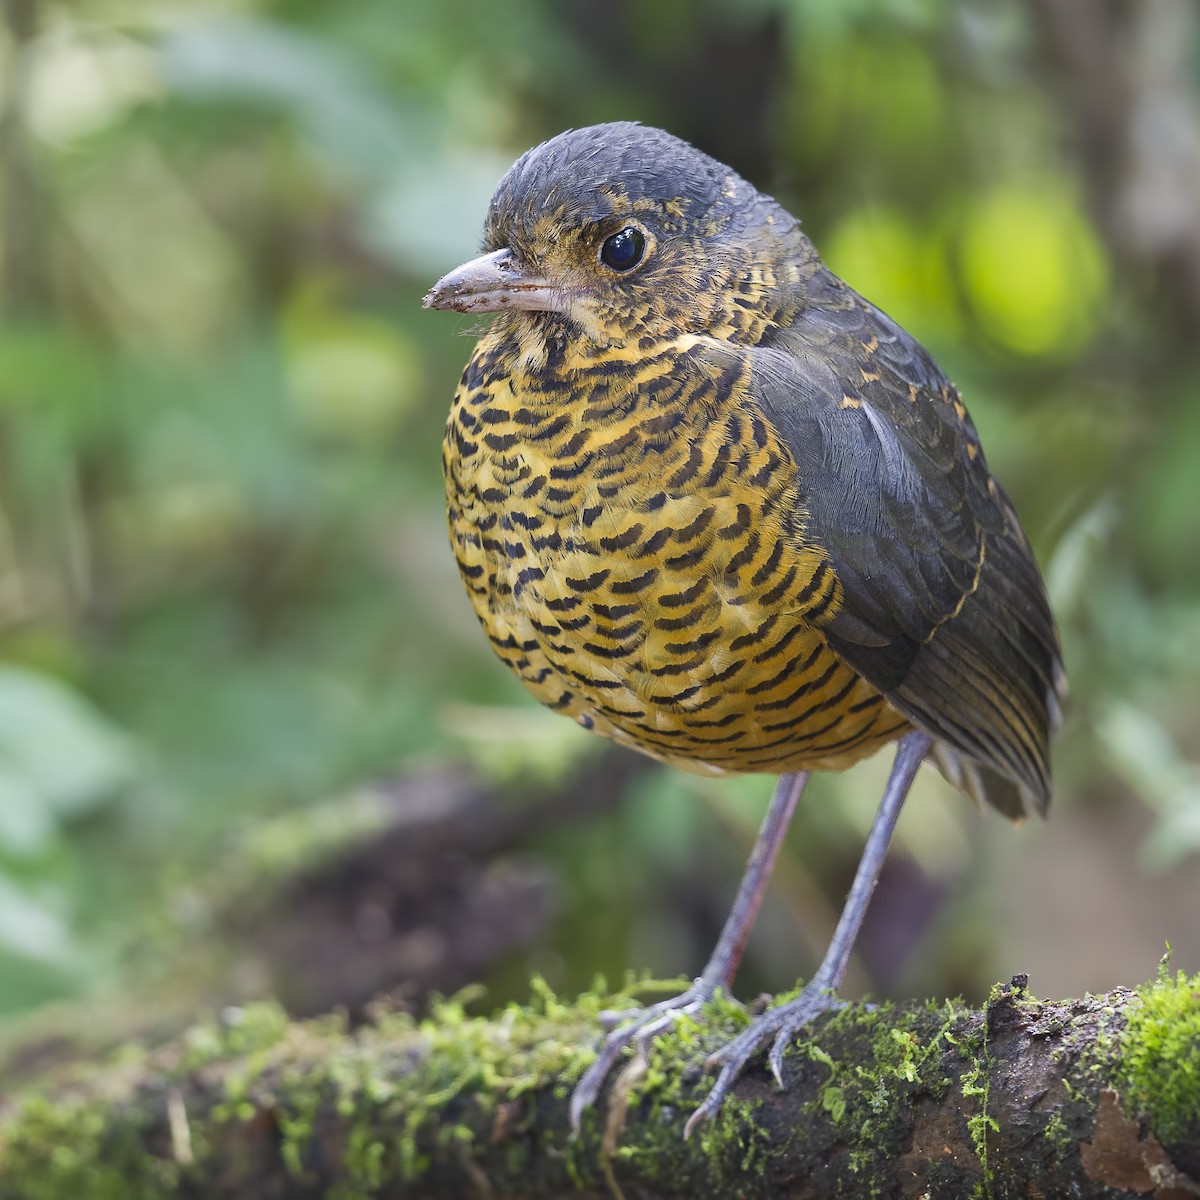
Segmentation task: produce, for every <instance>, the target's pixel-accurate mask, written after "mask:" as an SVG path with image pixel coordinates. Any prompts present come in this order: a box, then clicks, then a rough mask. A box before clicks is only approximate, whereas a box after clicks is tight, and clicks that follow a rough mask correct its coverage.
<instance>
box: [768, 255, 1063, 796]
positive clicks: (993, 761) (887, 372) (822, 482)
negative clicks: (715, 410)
mask: <svg viewBox="0 0 1200 1200" xmlns="http://www.w3.org/2000/svg"><path fill="white" fill-rule="evenodd" d="M807 286H808V297H807V299H808V302H807V303H806V304H804V305H802V306H799V308H798V311H797V313H796V315H795V317H794V319H793V320H792V321H791V322H790V323H788V324H787V325H786V326H785V327H783V328H781V329H779V330H778V331H776V332H775V333H774V335H773V336H772V337H771V338H770V339H769V341H768V342H767V343H766V344H764V345H761V346H758V347H755V348H754V349H752V350H751V351H750V357H751V362H752V374H751V383H750V390H751V394H752V398H753V400H754V402H756V403H757V404H758V405H759V407H760V408H761V409H762V411H763V412H764V414H765V415H766V416H767V417H768V418H769V419H770V420H771V421H772V422H773V423H774V424H775V426H776V427H777V428H778V430H779V431H780V434H781V435H782V437H783V439H784V441H785V442H786V443H787V445H788V448H789V449H790V451H791V453H792V456H793V457H794V459H795V461H796V465H797V469H798V474H799V477H800V481H801V484H800V486H801V501H802V505H803V508H804V510H805V513H806V520H807V528H806V531H805V536H807V537H809V538H811V539H812V540H814V541H816V542H818V543H820V544H821V545H822V546H823V547H824V548H825V550H826V551H827V552H828V554H829V556H830V560H831V562H832V565H833V568H834V571H835V573H836V575H837V578H838V581H839V584H840V587H841V592H842V603H841V605H840V607H837V608H836V609H835V610H833V611H831V612H830V614H828V615H827V617H825V618H823V623H822V629H823V632H824V633H825V635H826V636H827V637H828V639H829V641H830V644H831V645H832V646H833V648H834V650H835V651H836V652H837V653H838V654H839V655H840V656H841V657H842V658H843V659H844V660H845V661H846V662H847V663H849V664H850V665H851V666H852V667H853V668H854V669H855V670H856V671H858V672H859V673H860V674H861V675H862V676H863V677H864V678H866V679H867V680H868V681H869V682H870V683H872V684H873V685H874V686H875V687H877V688H879V689H880V690H881V691H882V692H884V693H885V694H886V695H887V696H888V698H889V700H890V701H891V703H892V704H893V705H894V706H895V707H896V708H898V709H899V710H900V711H901V712H903V713H904V714H905V715H907V716H908V717H909V718H910V719H911V720H912V721H914V722H915V723H916V724H917V725H918V726H919V727H920V728H922V729H924V730H926V731H927V732H929V733H930V734H932V735H933V736H934V737H935V738H936V739H937V740H938V741H939V743H941V745H940V747H939V754H940V756H941V758H942V759H943V761H944V762H945V764H946V769H947V773H948V774H950V775H952V776H953V777H955V778H957V779H958V780H959V781H961V782H964V783H965V784H966V785H968V786H970V787H971V788H972V790H973V791H977V792H979V793H981V794H982V796H983V797H984V798H986V799H988V800H989V801H990V802H991V803H993V804H994V805H995V806H996V807H998V808H1000V809H1001V811H1003V812H1005V813H1007V814H1008V815H1010V816H1014V815H1019V810H1024V809H1036V810H1038V811H1044V810H1045V808H1046V805H1047V803H1048V802H1049V797H1050V761H1049V739H1050V734H1051V732H1052V731H1053V730H1054V729H1055V728H1056V727H1057V725H1058V722H1059V719H1060V701H1061V698H1062V695H1063V691H1064V682H1063V670H1062V660H1061V654H1060V650H1059V644H1058V634H1057V631H1056V629H1055V626H1054V619H1053V617H1052V615H1051V612H1050V605H1049V602H1048V600H1047V598H1046V591H1045V586H1044V584H1043V582H1042V578H1041V574H1040V572H1039V571H1038V567H1037V563H1036V561H1035V560H1034V557H1033V554H1032V551H1031V550H1030V548H1029V544H1028V541H1027V540H1026V538H1025V535H1024V533H1023V531H1022V530H1021V527H1020V524H1019V523H1018V521H1017V518H1016V514H1015V513H1014V511H1013V508H1012V505H1011V503H1010V502H1009V500H1008V497H1007V496H1005V494H1004V492H1003V490H1002V489H1001V488H1000V487H999V485H998V484H997V483H996V482H995V481H994V480H993V479H992V477H991V474H990V472H989V471H988V468H987V463H986V461H985V459H984V456H983V452H982V450H981V449H980V447H979V439H978V436H977V434H976V432H975V428H974V426H973V425H972V423H971V419H970V417H969V416H968V415H967V413H966V409H965V408H964V407H963V405H962V401H961V399H960V397H959V395H958V392H957V391H956V390H955V388H954V387H953V385H952V384H950V382H949V381H948V380H947V379H946V377H945V376H944V375H943V374H942V372H941V370H940V369H939V368H938V367H937V365H936V364H935V363H934V361H933V359H932V358H931V357H930V356H929V354H928V353H927V352H926V351H925V350H924V349H923V348H922V347H921V346H920V345H919V344H918V343H917V342H916V341H915V340H914V339H913V338H912V337H911V336H909V335H908V334H907V333H906V332H905V331H904V330H903V329H901V328H900V327H899V326H898V325H897V324H896V323H895V322H894V321H892V320H891V319H890V318H889V317H887V316H886V315H884V314H883V313H882V312H880V311H879V310H878V309H876V308H874V307H873V306H872V305H870V304H868V303H867V302H866V301H865V300H863V299H862V298H861V297H860V296H858V295H857V294H856V293H855V292H853V291H852V290H851V289H850V288H848V287H846V285H845V284H843V283H842V282H841V281H840V280H838V279H837V278H836V277H835V276H833V275H831V274H829V273H828V272H826V271H824V270H821V271H819V272H818V273H817V275H816V276H815V277H813V278H811V279H810V280H809V281H808V285H807ZM964 757H965V760H966V761H965V762H964V761H963V758H964Z"/></svg>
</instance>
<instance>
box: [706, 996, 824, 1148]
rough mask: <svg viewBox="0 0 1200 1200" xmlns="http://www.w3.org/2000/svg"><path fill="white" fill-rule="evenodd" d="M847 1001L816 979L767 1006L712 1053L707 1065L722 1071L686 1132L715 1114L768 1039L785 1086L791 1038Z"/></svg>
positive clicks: (778, 1077)
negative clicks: (793, 994) (792, 996)
mask: <svg viewBox="0 0 1200 1200" xmlns="http://www.w3.org/2000/svg"><path fill="white" fill-rule="evenodd" d="M845 1003H846V1002H845V1001H844V1000H839V999H838V998H837V996H835V995H834V994H833V991H832V990H831V989H830V988H828V987H822V986H820V984H819V982H818V981H817V980H814V981H813V982H812V983H810V984H809V985H808V986H807V987H806V988H805V989H804V990H803V991H802V992H801V993H800V995H798V996H797V997H796V998H795V999H794V1000H789V1001H787V1003H786V1004H779V1005H777V1006H776V1007H775V1008H769V1009H767V1011H766V1012H765V1013H763V1014H762V1016H760V1017H756V1018H755V1019H754V1020H753V1021H751V1022H750V1024H749V1026H748V1027H747V1028H745V1029H743V1030H742V1032H741V1033H739V1034H738V1035H737V1037H735V1038H733V1039H732V1040H731V1041H728V1042H726V1043H725V1045H724V1046H722V1047H721V1048H720V1049H719V1050H717V1051H714V1052H713V1053H712V1054H710V1055H709V1056H708V1059H707V1061H706V1062H705V1066H706V1067H716V1066H719V1067H720V1068H721V1073H720V1074H719V1075H718V1076H717V1081H716V1083H714V1084H713V1086H712V1091H710V1092H709V1093H708V1095H707V1097H705V1100H704V1103H703V1104H701V1105H700V1107H699V1108H697V1109H696V1111H695V1112H694V1113H692V1115H691V1116H690V1117H689V1118H688V1123H687V1124H686V1125H685V1126H684V1128H683V1136H684V1137H685V1138H686V1137H689V1136H690V1135H691V1133H692V1130H694V1129H695V1128H696V1126H697V1125H699V1124H701V1123H702V1122H704V1121H707V1120H710V1119H711V1118H712V1117H713V1116H714V1115H715V1114H716V1112H717V1110H718V1109H719V1108H720V1107H721V1104H722V1102H723V1101H724V1099H725V1097H726V1095H727V1094H728V1092H729V1089H730V1088H731V1087H732V1086H733V1083H734V1080H736V1079H737V1077H738V1076H739V1075H740V1074H741V1072H742V1068H743V1067H744V1066H745V1065H746V1063H748V1062H749V1061H750V1059H752V1058H753V1057H754V1055H755V1054H757V1053H758V1051H759V1050H761V1049H762V1047H763V1046H765V1045H766V1044H767V1043H768V1042H770V1044H771V1050H770V1053H769V1054H768V1055H767V1062H768V1064H769V1065H770V1068H771V1074H772V1075H774V1076H775V1082H776V1083H777V1084H778V1085H779V1086H780V1087H781V1088H782V1087H783V1053H784V1051H785V1050H786V1049H787V1047H788V1044H789V1043H790V1042H791V1040H792V1038H793V1037H795V1035H796V1034H797V1033H798V1032H799V1031H800V1030H801V1029H803V1028H804V1026H805V1025H807V1024H808V1023H809V1022H810V1021H811V1020H812V1019H813V1018H814V1017H818V1016H820V1015H821V1013H826V1012H835V1011H837V1010H838V1009H839V1008H844V1007H845Z"/></svg>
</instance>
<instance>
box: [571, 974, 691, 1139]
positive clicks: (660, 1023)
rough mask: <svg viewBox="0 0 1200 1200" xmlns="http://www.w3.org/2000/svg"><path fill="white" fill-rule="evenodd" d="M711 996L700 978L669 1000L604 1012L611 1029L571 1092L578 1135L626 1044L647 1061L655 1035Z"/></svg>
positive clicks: (602, 1020)
mask: <svg viewBox="0 0 1200 1200" xmlns="http://www.w3.org/2000/svg"><path fill="white" fill-rule="evenodd" d="M710 999H712V989H711V988H709V987H707V986H706V985H704V984H703V983H701V982H700V981H699V980H697V982H696V983H694V984H693V985H692V986H691V987H690V988H688V989H687V990H686V991H685V992H681V993H680V994H679V995H678V996H674V997H672V998H671V999H670V1000H660V1001H659V1002H658V1003H657V1004H651V1005H650V1006H649V1007H647V1008H634V1009H627V1010H626V1011H625V1012H623V1013H618V1012H612V1011H611V1010H610V1011H607V1012H603V1013H601V1014H600V1023H601V1025H602V1026H604V1028H606V1029H609V1030H610V1031H609V1033H608V1034H607V1036H606V1037H605V1039H604V1041H603V1042H602V1043H601V1046H600V1052H599V1053H598V1054H597V1055H596V1061H595V1062H593V1063H592V1065H591V1066H590V1067H588V1069H587V1070H586V1071H584V1073H583V1076H582V1077H581V1078H580V1080H579V1082H578V1083H577V1084H576V1085H575V1091H574V1092H573V1093H572V1095H571V1104H570V1109H569V1112H570V1117H571V1129H572V1130H573V1131H574V1132H575V1133H576V1134H578V1133H579V1130H580V1127H581V1126H582V1123H583V1114H584V1110H585V1109H588V1108H590V1107H591V1106H592V1105H593V1104H594V1103H595V1101H596V1097H597V1096H598V1095H599V1094H600V1089H601V1088H602V1087H603V1086H604V1081H605V1079H607V1078H608V1074H609V1072H610V1071H611V1070H612V1068H613V1066H614V1065H615V1063H616V1061H617V1059H619V1058H620V1057H621V1055H622V1054H623V1053H624V1051H625V1049H626V1047H627V1046H631V1045H632V1046H633V1048H634V1053H635V1054H636V1055H637V1056H638V1057H639V1058H640V1059H642V1060H643V1061H645V1060H648V1059H649V1055H650V1043H651V1042H652V1041H653V1040H654V1038H656V1037H657V1036H658V1035H659V1034H660V1033H662V1032H663V1030H665V1029H668V1028H670V1026H671V1025H672V1024H673V1023H674V1022H675V1021H676V1020H677V1019H678V1018H679V1017H681V1016H683V1015H684V1014H690V1013H695V1012H698V1011H699V1010H700V1009H701V1007H703V1005H704V1004H705V1003H706V1002H707V1001H708V1000H710ZM608 1021H612V1023H613V1025H614V1026H615V1027H611V1028H610V1026H609V1024H607V1022H608Z"/></svg>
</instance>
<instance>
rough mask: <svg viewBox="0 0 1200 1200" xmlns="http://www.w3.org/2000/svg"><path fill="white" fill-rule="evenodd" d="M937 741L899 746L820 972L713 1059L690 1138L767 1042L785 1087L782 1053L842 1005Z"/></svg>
mask: <svg viewBox="0 0 1200 1200" xmlns="http://www.w3.org/2000/svg"><path fill="white" fill-rule="evenodd" d="M932 744H933V742H932V739H931V738H930V737H929V736H928V735H927V734H924V733H910V734H908V735H907V736H906V737H905V738H903V739H902V740H901V742H900V745H899V746H898V748H897V750H896V761H895V763H894V764H893V765H892V773H891V775H890V776H889V777H888V782H887V788H886V789H885V791H884V793H883V799H882V800H881V801H880V804H879V811H878V812H877V813H876V814H875V821H874V823H873V824H872V826H871V832H870V834H869V835H868V837H867V844H866V846H864V847H863V853H862V858H861V859H860V860H859V863H858V871H857V872H856V873H855V876H854V883H853V884H852V885H851V887H850V894H849V895H848V896H847V897H846V904H845V907H844V908H843V909H842V915H841V919H840V920H839V921H838V924H837V929H835V930H834V933H833V939H832V941H831V942H830V943H829V949H828V950H827V951H826V952H825V957H824V959H823V960H822V961H821V965H820V967H818V968H817V973H816V975H814V976H813V978H812V979H811V980H810V981H809V983H808V985H807V986H806V987H805V989H804V991H802V992H801V993H800V995H799V996H797V997H796V998H795V999H794V1000H790V1001H788V1003H787V1004H781V1005H779V1006H778V1007H776V1008H772V1009H768V1010H767V1011H766V1012H765V1013H763V1014H762V1016H761V1017H758V1018H757V1019H756V1020H755V1021H753V1022H752V1023H751V1024H750V1026H749V1027H748V1028H747V1029H745V1030H743V1031H742V1032H741V1033H740V1034H738V1036H737V1037H735V1038H734V1039H733V1040H732V1041H730V1042H728V1043H727V1044H726V1045H724V1046H722V1047H721V1049H720V1050H718V1051H716V1053H715V1054H713V1055H711V1056H710V1057H709V1060H708V1062H709V1065H713V1066H715V1065H720V1067H721V1073H720V1075H718V1076H717V1081H716V1083H715V1084H713V1088H712V1091H711V1092H709V1094H708V1096H707V1097H706V1099H705V1101H704V1103H703V1104H701V1105H700V1107H699V1108H697V1109H696V1111H695V1112H694V1113H692V1115H691V1117H690V1118H689V1120H688V1123H687V1125H686V1126H685V1128H684V1136H685V1137H686V1136H687V1135H688V1134H690V1133H691V1132H692V1130H693V1129H695V1127H696V1126H697V1125H698V1124H699V1123H700V1122H701V1121H706V1120H708V1119H709V1117H711V1116H712V1115H713V1114H714V1113H715V1112H716V1111H717V1109H718V1108H720V1107H721V1101H722V1100H724V1099H725V1095H726V1093H727V1092H728V1091H729V1088H730V1086H731V1085H732V1084H733V1081H734V1080H735V1079H736V1078H737V1076H738V1075H739V1074H740V1073H741V1070H742V1068H743V1067H744V1066H745V1065H746V1063H747V1062H748V1061H749V1060H750V1059H751V1058H752V1057H753V1056H754V1055H755V1054H756V1053H757V1052H758V1050H759V1049H760V1048H761V1047H762V1046H764V1045H765V1044H766V1043H767V1042H770V1043H771V1053H770V1057H769V1061H770V1065H771V1070H772V1072H773V1073H774V1075H775V1079H776V1081H777V1082H778V1083H779V1086H780V1087H782V1086H783V1077H782V1067H783V1052H784V1050H785V1049H786V1048H787V1045H788V1043H789V1042H790V1041H791V1039H792V1038H793V1037H794V1036H795V1034H796V1032H797V1031H798V1030H799V1029H801V1028H802V1027H803V1026H804V1025H807V1024H808V1022H809V1021H811V1020H812V1019H813V1017H815V1016H817V1015H818V1014H819V1013H822V1012H828V1011H829V1010H830V1009H833V1008H838V1007H840V1006H841V1001H839V1000H838V999H837V998H836V997H835V996H834V995H833V994H832V993H833V991H834V990H835V989H836V988H837V987H838V985H839V984H840V983H841V982H842V976H844V975H845V973H846V964H847V962H849V959H850V951H851V950H852V949H853V947H854V941H855V939H856V938H857V937H858V931H859V929H860V928H861V927H862V923H863V917H864V916H865V915H866V911H867V904H868V903H869V902H870V899H871V893H872V892H873V891H874V890H875V884H876V883H877V882H878V880H879V871H880V869H881V868H882V866H883V860H884V856H885V855H886V854H887V848H888V843H889V842H890V841H891V840H892V833H893V831H894V830H895V828H896V821H897V819H898V818H899V816H900V810H901V808H903V806H904V801H905V798H906V797H907V796H908V790H909V788H910V787H911V786H912V781H913V779H914V777H915V776H916V774H917V769H918V768H919V767H920V765H921V762H922V760H923V759H924V758H925V755H926V754H927V753H928V752H929V748H930V746H931V745H932Z"/></svg>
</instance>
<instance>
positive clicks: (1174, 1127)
mask: <svg viewBox="0 0 1200 1200" xmlns="http://www.w3.org/2000/svg"><path fill="white" fill-rule="evenodd" d="M1118 1053H1119V1056H1120V1057H1119V1059H1118V1063H1117V1079H1118V1081H1119V1082H1118V1088H1119V1090H1120V1092H1121V1096H1122V1099H1123V1101H1124V1104H1125V1108H1126V1110H1127V1111H1130V1112H1134V1113H1139V1114H1141V1113H1144V1114H1145V1115H1146V1116H1147V1117H1149V1119H1150V1126H1151V1128H1152V1129H1153V1130H1154V1132H1155V1134H1156V1135H1157V1137H1158V1138H1159V1140H1160V1141H1163V1142H1171V1141H1175V1140H1178V1139H1179V1138H1182V1137H1183V1136H1184V1134H1185V1133H1187V1132H1189V1131H1190V1130H1194V1129H1195V1128H1196V1126H1197V1124H1198V1123H1200V975H1194V976H1192V977H1190V978H1189V977H1188V976H1186V975H1184V973H1183V972H1182V971H1180V972H1179V973H1178V974H1177V975H1176V976H1175V977H1174V978H1171V976H1170V975H1169V974H1168V973H1167V972H1166V971H1165V970H1163V971H1162V972H1161V973H1160V975H1159V978H1158V979H1157V980H1156V981H1155V982H1153V983H1149V984H1145V985H1144V986H1143V987H1141V988H1139V989H1138V991H1137V999H1136V1001H1135V1002H1134V1003H1133V1004H1131V1005H1130V1007H1129V1011H1128V1016H1127V1019H1126V1023H1125V1029H1124V1031H1123V1032H1122V1033H1121V1035H1120V1037H1119V1045H1118Z"/></svg>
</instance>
